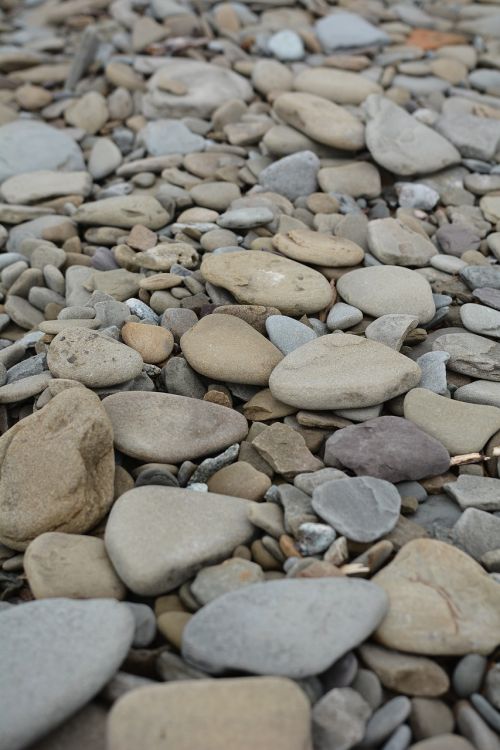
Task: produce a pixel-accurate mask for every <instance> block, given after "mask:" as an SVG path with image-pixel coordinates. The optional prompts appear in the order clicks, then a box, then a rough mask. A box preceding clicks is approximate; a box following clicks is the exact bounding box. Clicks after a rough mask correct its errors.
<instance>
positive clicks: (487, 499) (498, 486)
mask: <svg viewBox="0 0 500 750" xmlns="http://www.w3.org/2000/svg"><path fill="white" fill-rule="evenodd" d="M444 490H445V491H446V492H447V494H448V495H450V497H452V498H453V500H455V502H456V503H458V505H459V506H460V507H461V508H462V510H467V508H477V509H478V510H486V511H491V512H493V511H497V510H500V479H493V478H491V477H482V476H479V477H476V476H468V475H467V474H463V475H461V476H459V477H458V479H457V481H456V482H450V483H449V484H445V485H444Z"/></svg>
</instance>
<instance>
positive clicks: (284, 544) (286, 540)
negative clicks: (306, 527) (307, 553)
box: [279, 534, 302, 557]
mask: <svg viewBox="0 0 500 750" xmlns="http://www.w3.org/2000/svg"><path fill="white" fill-rule="evenodd" d="M279 545H280V548H281V551H282V552H283V554H284V555H285V557H302V555H301V554H300V552H299V551H298V549H297V547H296V546H295V541H294V540H293V539H292V537H291V536H288V534H282V535H281V536H280V538H279Z"/></svg>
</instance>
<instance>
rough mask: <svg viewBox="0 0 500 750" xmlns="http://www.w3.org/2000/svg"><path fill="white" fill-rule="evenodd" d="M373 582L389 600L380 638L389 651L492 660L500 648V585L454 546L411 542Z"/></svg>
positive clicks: (422, 541) (417, 540)
mask: <svg viewBox="0 0 500 750" xmlns="http://www.w3.org/2000/svg"><path fill="white" fill-rule="evenodd" d="M372 580H373V582H374V583H376V584H377V585H378V586H381V587H382V588H383V589H384V591H385V592H386V593H387V595H388V596H389V600H390V606H389V611H388V614H387V616H386V618H385V620H383V621H382V624H381V625H380V627H379V628H378V630H377V631H376V634H375V638H376V640H378V641H379V642H380V643H382V644H383V645H384V646H387V647H388V648H393V649H398V650H399V651H409V652H411V653H414V654H424V655H428V656H459V655H461V654H469V653H480V654H489V653H490V652H491V651H493V650H494V649H495V648H496V647H497V646H498V644H499V643H500V597H499V594H498V584H497V583H496V582H495V581H493V580H492V579H491V578H490V577H489V575H488V574H487V573H486V572H485V570H484V569H483V568H482V567H481V566H480V565H479V564H478V563H476V562H475V560H473V559H472V558H471V557H469V556H468V555H466V554H465V553H463V552H461V551H460V550H458V549H457V548H456V547H452V546H451V545H450V544H447V543H445V542H439V541H437V540H434V539H416V540H414V541H410V542H408V544H405V546H404V547H403V548H402V549H401V550H400V551H399V552H398V554H397V555H396V557H395V558H394V560H393V562H391V563H389V565H387V566H386V567H385V568H383V570H382V571H380V572H379V573H377V574H376V575H375V576H374V577H373V579H372Z"/></svg>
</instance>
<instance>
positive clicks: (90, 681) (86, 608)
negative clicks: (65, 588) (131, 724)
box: [0, 599, 134, 750]
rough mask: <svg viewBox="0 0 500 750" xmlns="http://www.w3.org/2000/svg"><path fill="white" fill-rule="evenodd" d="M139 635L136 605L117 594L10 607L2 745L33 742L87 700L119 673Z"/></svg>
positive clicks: (1, 637)
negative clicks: (132, 607)
mask: <svg viewBox="0 0 500 750" xmlns="http://www.w3.org/2000/svg"><path fill="white" fill-rule="evenodd" d="M133 634H134V620H133V617H132V615H131V613H130V611H129V610H128V609H127V607H126V605H124V604H121V603H119V602H116V601H114V600H112V599H93V600H89V601H73V600H70V599H45V600H42V601H36V602H30V603H28V604H21V605H19V606H16V607H12V608H11V609H9V610H7V611H6V612H3V613H2V616H1V617H0V644H1V649H2V665H3V669H2V674H1V676H0V701H1V705H2V734H1V739H0V747H1V748H2V750H21V748H24V747H26V746H27V745H31V743H32V742H34V741H35V740H36V739H38V738H39V737H41V736H42V735H44V734H46V733H47V732H49V731H50V730H51V729H54V728H55V727H56V726H58V725H59V724H60V723H62V722H63V721H64V720H65V719H67V718H69V717H70V716H71V715H72V714H74V713H75V711H77V710H78V709H79V708H81V707H82V706H84V705H85V704H86V703H87V702H88V701H89V700H90V699H91V698H93V697H94V695H96V694H97V693H98V692H99V690H100V689H101V688H102V687H103V686H104V685H105V683H106V682H107V681H108V680H109V679H110V677H112V675H113V674H114V673H115V672H116V670H117V669H118V667H119V666H120V664H121V662H122V661H123V659H124V657H125V655H126V654H127V651H128V649H129V647H130V644H131V643H132V638H133ZM13 675H15V680H14V679H13Z"/></svg>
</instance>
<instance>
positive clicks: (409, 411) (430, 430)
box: [404, 388, 500, 455]
mask: <svg viewBox="0 0 500 750" xmlns="http://www.w3.org/2000/svg"><path fill="white" fill-rule="evenodd" d="M404 416H405V418H406V419H409V420H410V421H411V422H414V423H415V424H416V425H418V426H419V427H421V428H422V430H424V432H427V434H428V435H432V436H433V437H435V438H436V439H437V440H439V441H440V442H441V443H442V444H443V445H444V446H445V448H447V450H448V451H449V452H450V453H451V454H452V455H457V454H460V453H471V452H474V451H481V450H482V449H483V447H484V446H485V445H486V443H487V442H488V440H489V439H490V437H491V436H492V435H493V434H494V433H495V432H497V430H500V409H498V408H497V407H496V406H483V405H482V404H468V403H466V402H465V401H455V400H453V399H450V398H446V397H445V396H438V394H437V393H433V392H432V391H429V390H428V389H427V388H414V389H413V390H412V391H410V392H409V393H408V394H407V395H406V397H405V400H404Z"/></svg>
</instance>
